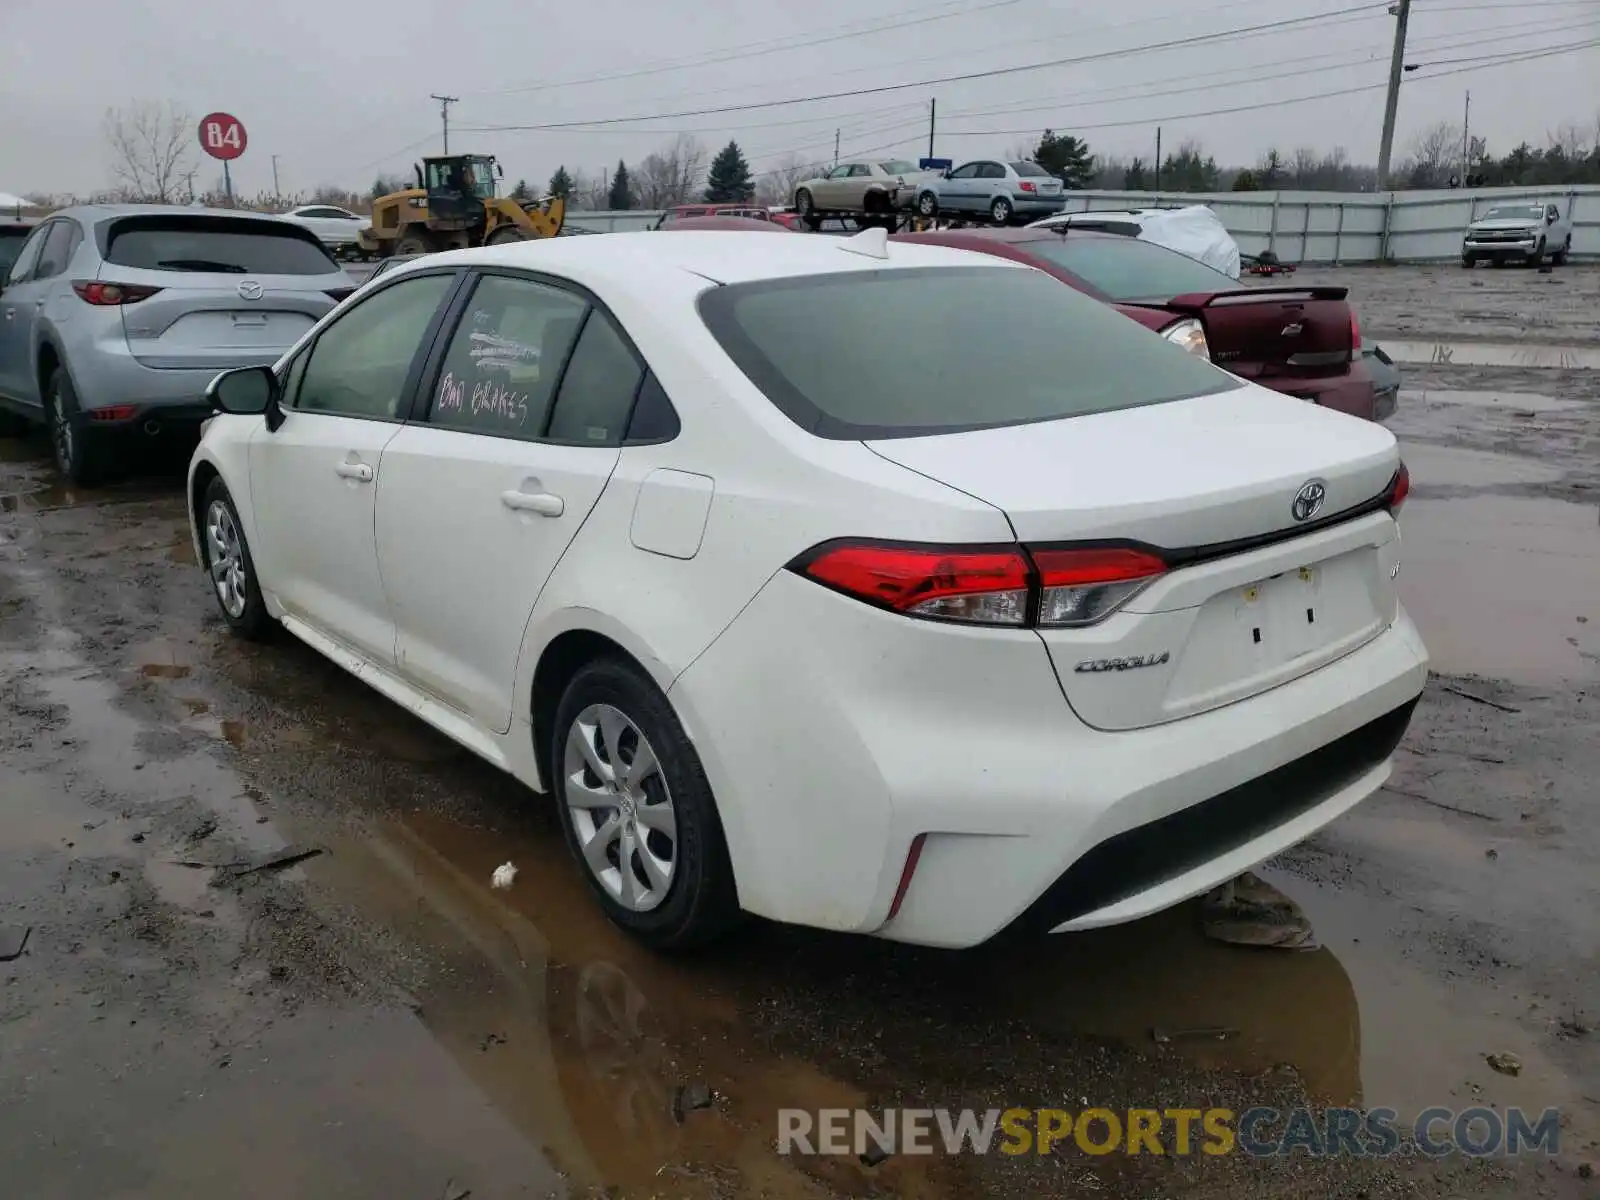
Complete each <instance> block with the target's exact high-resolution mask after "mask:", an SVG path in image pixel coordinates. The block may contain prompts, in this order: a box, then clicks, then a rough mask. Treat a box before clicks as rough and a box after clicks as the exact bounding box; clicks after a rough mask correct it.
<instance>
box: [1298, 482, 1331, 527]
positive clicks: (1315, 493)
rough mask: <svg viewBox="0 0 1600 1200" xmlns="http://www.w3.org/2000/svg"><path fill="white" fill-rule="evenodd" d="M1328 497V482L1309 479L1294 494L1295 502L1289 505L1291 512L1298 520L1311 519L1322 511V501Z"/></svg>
mask: <svg viewBox="0 0 1600 1200" xmlns="http://www.w3.org/2000/svg"><path fill="white" fill-rule="evenodd" d="M1327 498H1328V485H1327V484H1325V483H1323V482H1322V480H1320V479H1311V480H1308V481H1307V482H1305V483H1304V484H1302V485H1301V486H1300V490H1299V491H1298V492H1296V493H1295V494H1294V503H1293V504H1291V505H1290V506H1289V514H1290V515H1291V516H1292V517H1294V519H1295V520H1296V521H1309V520H1311V518H1312V517H1314V516H1316V515H1317V514H1318V513H1319V512H1321V511H1322V502H1323V501H1324V500H1326V499H1327Z"/></svg>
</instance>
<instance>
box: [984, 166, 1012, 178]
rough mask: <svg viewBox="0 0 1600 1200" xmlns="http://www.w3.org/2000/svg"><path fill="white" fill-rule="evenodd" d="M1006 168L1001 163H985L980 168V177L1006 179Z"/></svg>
mask: <svg viewBox="0 0 1600 1200" xmlns="http://www.w3.org/2000/svg"><path fill="white" fill-rule="evenodd" d="M1005 177H1006V169H1005V168H1004V167H1002V166H1001V165H1000V164H999V163H984V164H983V165H982V166H980V167H979V168H978V178H979V179H1004V178H1005Z"/></svg>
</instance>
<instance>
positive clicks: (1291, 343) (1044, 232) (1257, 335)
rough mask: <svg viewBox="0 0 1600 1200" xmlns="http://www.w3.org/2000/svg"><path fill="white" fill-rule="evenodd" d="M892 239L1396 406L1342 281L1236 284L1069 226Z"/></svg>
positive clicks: (1347, 405) (1365, 402)
mask: <svg viewBox="0 0 1600 1200" xmlns="http://www.w3.org/2000/svg"><path fill="white" fill-rule="evenodd" d="M894 240H895V241H902V242H926V243H929V244H931V245H936V246H953V247H955V248H957V249H961V250H977V251H980V252H981V253H984V254H992V255H994V256H996V257H998V258H1009V259H1012V260H1014V261H1016V262H1021V263H1027V264H1028V265H1029V266H1032V267H1038V268H1039V269H1040V270H1041V271H1045V272H1047V273H1049V274H1051V275H1054V276H1055V277H1056V278H1057V279H1059V280H1061V281H1062V282H1063V283H1065V284H1068V285H1069V286H1071V287H1074V288H1077V289H1078V290H1079V291H1080V292H1085V293H1087V294H1088V295H1090V296H1094V297H1095V298H1096V299H1099V300H1103V301H1105V302H1106V303H1107V304H1113V305H1115V306H1116V307H1117V310H1118V311H1119V312H1122V313H1124V314H1125V315H1127V316H1129V317H1132V318H1133V319H1134V320H1135V321H1138V322H1139V323H1140V324H1141V325H1144V326H1146V327H1148V328H1150V329H1153V330H1155V331H1156V332H1157V333H1160V334H1162V335H1164V336H1165V337H1167V338H1170V339H1171V340H1172V341H1174V342H1177V343H1178V344H1179V345H1181V346H1184V347H1186V348H1187V349H1189V350H1191V351H1193V352H1194V353H1196V354H1202V355H1205V356H1207V357H1209V358H1210V359H1211V360H1212V361H1213V362H1215V363H1216V364H1217V365H1218V366H1220V367H1222V368H1224V369H1225V370H1228V371H1231V372H1232V373H1233V374H1235V375H1238V376H1239V377H1240V378H1242V379H1248V380H1250V381H1251V382H1253V383H1259V384H1261V385H1262V386H1263V387H1269V388H1272V389H1273V390H1274V391H1279V392H1282V393H1284V394H1285V395H1287V396H1294V397H1296V398H1297V399H1300V400H1310V401H1312V402H1313V403H1316V404H1320V405H1322V406H1324V407H1325V408H1333V409H1338V410H1339V411H1340V412H1346V413H1350V414H1352V415H1353V416H1358V417H1365V418H1367V419H1368V420H1369V421H1381V420H1384V419H1385V418H1386V417H1388V416H1389V415H1390V414H1391V412H1392V411H1393V405H1394V396H1393V390H1392V389H1380V388H1379V387H1377V386H1375V383H1374V380H1373V378H1372V376H1371V374H1370V373H1369V372H1368V369H1367V367H1366V364H1365V363H1363V362H1362V360H1361V332H1360V329H1359V328H1358V327H1357V325H1356V317H1355V313H1354V312H1352V311H1351V308H1350V305H1349V304H1348V303H1347V302H1346V300H1345V296H1346V295H1347V293H1348V289H1346V288H1342V287H1321V286H1317V287H1295V286H1289V287H1241V286H1240V284H1239V283H1238V281H1236V280H1234V279H1230V278H1229V277H1228V276H1226V275H1224V274H1222V273H1221V272H1220V271H1215V270H1213V269H1212V268H1210V267H1208V266H1206V265H1205V264H1204V263H1202V262H1198V261H1196V260H1195V259H1192V258H1189V257H1188V256H1186V255H1183V254H1179V253H1177V252H1176V251H1173V250H1168V249H1166V248H1165V247H1163V246H1157V245H1153V244H1152V243H1150V242H1141V241H1138V240H1136V239H1134V238H1127V237H1117V236H1115V235H1112V234H1104V233H1093V232H1089V231H1086V230H1073V229H1070V228H1069V227H1068V226H1065V225H1063V226H1059V227H1057V228H1036V229H950V230H940V231H937V232H930V233H903V234H896V235H895V238H894Z"/></svg>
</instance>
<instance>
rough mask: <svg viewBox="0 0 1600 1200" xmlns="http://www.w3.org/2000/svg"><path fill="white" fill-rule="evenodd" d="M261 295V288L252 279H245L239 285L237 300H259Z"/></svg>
mask: <svg viewBox="0 0 1600 1200" xmlns="http://www.w3.org/2000/svg"><path fill="white" fill-rule="evenodd" d="M261 293H262V287H261V285H260V284H259V283H257V282H256V281H255V280H254V279H246V280H245V281H244V282H243V283H241V284H240V285H239V299H241V300H259V299H261Z"/></svg>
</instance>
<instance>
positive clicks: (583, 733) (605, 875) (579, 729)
mask: <svg viewBox="0 0 1600 1200" xmlns="http://www.w3.org/2000/svg"><path fill="white" fill-rule="evenodd" d="M562 766H563V777H564V779H565V782H566V788H565V792H566V795H565V800H566V804H567V808H568V810H569V812H570V815H571V818H572V829H573V832H574V833H575V834H576V835H577V841H578V848H579V850H580V852H581V853H582V856H583V861H584V863H585V865H587V867H588V868H589V871H590V872H591V873H592V874H593V875H594V877H595V879H596V880H598V881H599V883H600V886H601V887H603V888H604V889H605V891H606V894H607V895H608V896H610V897H611V898H612V899H613V900H615V901H616V902H617V903H618V904H620V905H621V906H622V907H623V908H626V909H629V910H630V911H633V912H649V911H650V910H651V909H653V908H655V907H656V906H658V905H659V904H660V903H661V902H662V901H663V900H665V899H666V897H667V891H668V889H669V888H670V887H671V886H672V880H673V873H674V870H675V869H676V866H677V857H678V821H677V816H676V814H675V812H674V810H673V805H672V794H671V791H670V790H669V789H668V787H667V780H666V776H665V775H664V774H663V773H662V770H661V764H660V760H659V759H657V757H656V753H655V750H654V749H653V748H652V747H651V745H650V741H649V739H648V738H646V737H645V735H644V731H643V730H641V729H640V728H639V727H638V725H636V724H634V722H633V721H632V720H631V719H630V718H629V717H628V715H627V714H626V713H624V712H623V711H622V710H621V709H619V708H616V707H614V706H613V705H610V704H591V705H589V706H588V707H587V708H585V709H584V710H583V711H582V712H580V713H579V714H578V716H577V719H576V720H574V721H573V722H572V726H571V728H570V729H569V730H568V731H567V741H566V749H565V751H564V753H563V764H562Z"/></svg>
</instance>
